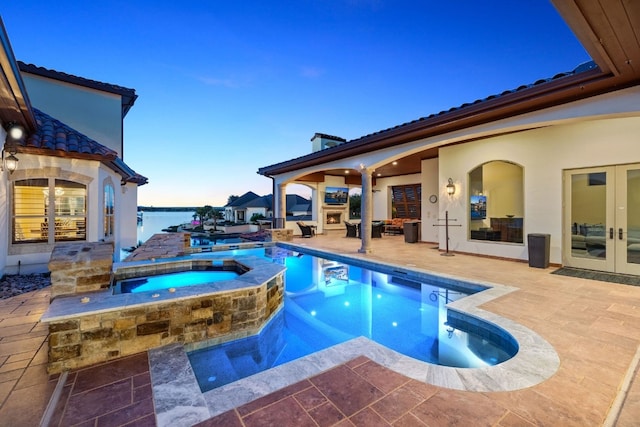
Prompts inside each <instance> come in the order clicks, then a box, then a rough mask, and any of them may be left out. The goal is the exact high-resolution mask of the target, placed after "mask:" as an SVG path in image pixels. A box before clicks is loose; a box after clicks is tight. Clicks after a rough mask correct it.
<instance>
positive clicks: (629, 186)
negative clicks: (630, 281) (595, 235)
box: [614, 164, 640, 274]
mask: <svg viewBox="0 0 640 427" xmlns="http://www.w3.org/2000/svg"><path fill="white" fill-rule="evenodd" d="M616 171H617V176H616V182H617V185H616V187H617V188H616V229H615V233H614V234H615V242H616V249H615V250H616V271H617V272H618V273H627V274H640V165H637V164H636V165H624V166H618V167H617V168H616Z"/></svg>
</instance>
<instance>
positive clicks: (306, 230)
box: [296, 222, 315, 237]
mask: <svg viewBox="0 0 640 427" xmlns="http://www.w3.org/2000/svg"><path fill="white" fill-rule="evenodd" d="M296 224H298V227H300V231H302V237H313V236H314V235H315V233H314V231H313V227H312V226H310V225H306V224H304V223H302V222H297V223H296Z"/></svg>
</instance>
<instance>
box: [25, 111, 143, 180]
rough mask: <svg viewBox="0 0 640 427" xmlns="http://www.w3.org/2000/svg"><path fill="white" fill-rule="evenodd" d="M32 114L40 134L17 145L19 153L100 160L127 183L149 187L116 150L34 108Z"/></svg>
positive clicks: (36, 131) (32, 135) (34, 134)
mask: <svg viewBox="0 0 640 427" xmlns="http://www.w3.org/2000/svg"><path fill="white" fill-rule="evenodd" d="M32 110H33V115H34V116H35V119H36V130H35V132H32V133H31V134H30V135H29V136H28V137H27V138H26V139H25V140H22V141H19V142H17V143H16V144H17V147H16V148H17V151H18V152H20V153H27V154H35V155H43V156H55V157H66V158H76V159H84V160H98V161H101V162H102V163H104V164H106V165H107V166H109V167H110V168H111V169H113V170H115V171H116V172H118V173H120V174H121V175H122V179H123V181H125V182H135V183H137V184H138V185H143V184H146V183H147V178H145V177H144V176H142V175H139V174H137V173H136V172H135V171H133V169H131V168H129V166H127V165H126V164H125V163H124V162H123V161H122V159H120V158H119V157H118V153H117V152H115V151H114V150H112V149H110V148H108V147H105V146H104V145H102V144H100V143H99V142H97V141H94V140H93V139H91V138H89V137H88V136H86V135H84V134H82V133H80V132H78V131H77V130H75V129H73V128H71V127H69V126H67V125H66V124H64V123H62V122H61V121H60V120H57V119H54V118H53V117H51V116H50V115H48V114H46V113H44V112H42V111H40V110H38V109H37V108H32Z"/></svg>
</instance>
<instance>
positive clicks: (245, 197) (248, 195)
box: [224, 191, 260, 208]
mask: <svg viewBox="0 0 640 427" xmlns="http://www.w3.org/2000/svg"><path fill="white" fill-rule="evenodd" d="M258 197H260V196H258V195H257V194H256V193H254V192H253V191H247V192H246V193H244V194H243V195H242V196H240V197H238V198H237V199H236V200H234V201H233V202H231V203H227V204H226V205H224V207H225V208H231V207H240V206H242V205H244V204H245V203H247V202H249V201H250V200H253V199H257V198H258Z"/></svg>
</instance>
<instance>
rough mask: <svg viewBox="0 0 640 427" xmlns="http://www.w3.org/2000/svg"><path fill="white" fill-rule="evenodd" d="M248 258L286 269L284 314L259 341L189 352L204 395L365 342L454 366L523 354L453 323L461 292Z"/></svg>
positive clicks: (349, 268) (334, 266)
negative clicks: (452, 309)
mask: <svg viewBox="0 0 640 427" xmlns="http://www.w3.org/2000/svg"><path fill="white" fill-rule="evenodd" d="M276 250H277V251H278V250H280V249H276ZM240 253H242V254H248V253H250V254H252V255H261V256H265V257H268V258H272V259H273V260H274V262H280V263H284V264H285V265H286V267H287V271H286V276H285V281H286V282H285V283H286V284H285V303H284V309H283V310H281V311H280V312H279V313H278V315H277V316H276V317H275V318H274V319H273V320H271V321H270V323H269V324H268V326H267V327H265V328H264V329H263V330H262V332H261V333H260V334H259V335H256V336H252V337H248V338H244V339H241V340H237V341H233V342H229V343H225V344H220V345H217V346H213V347H209V348H206V349H202V350H196V351H193V352H190V353H189V355H188V356H189V359H190V361H191V364H192V366H193V368H194V372H195V374H196V378H197V379H198V383H199V385H200V388H201V389H202V391H203V392H204V391H208V390H211V389H214V388H217V387H220V386H222V385H224V384H228V383H230V382H233V381H236V380H238V379H241V378H244V377H247V376H249V375H252V374H254V373H257V372H260V371H263V370H266V369H269V368H272V367H274V366H278V365H280V364H283V363H286V362H289V361H291V360H295V359H297V358H300V357H303V356H306V355H309V354H311V353H314V352H316V351H319V350H322V349H325V348H328V347H330V346H332V345H335V344H339V343H342V342H345V341H348V340H350V339H352V338H356V337H358V336H365V337H367V338H370V339H372V340H373V341H376V342H378V343H380V344H382V345H385V346H387V347H389V348H391V349H393V350H396V351H398V352H400V353H403V354H405V355H407V356H410V357H413V358H416V359H418V360H422V361H425V362H429V363H434V364H440V365H447V366H457V367H481V366H487V365H495V364H497V363H500V362H503V361H505V360H507V359H509V358H510V357H512V356H513V355H514V354H515V353H516V352H517V344H515V341H513V342H511V341H509V340H507V341H509V345H504V343H503V342H498V341H500V339H492V338H495V336H492V334H483V333H480V332H478V333H468V332H464V331H463V330H460V329H455V328H453V327H452V326H451V325H449V324H448V323H447V310H446V308H445V305H446V304H447V303H448V302H452V301H455V300H457V299H459V298H462V297H464V296H466V294H464V293H461V292H459V291H454V290H451V289H446V288H442V287H440V286H438V285H435V284H429V283H419V282H416V281H413V280H408V279H407V278H406V277H396V276H394V275H389V274H385V273H381V272H376V271H372V270H368V269H365V268H361V267H358V266H354V265H348V264H345V263H341V262H336V261H331V260H326V259H321V258H317V257H313V256H310V255H303V254H300V253H296V252H290V251H288V252H287V251H285V255H281V254H278V255H277V256H274V254H273V252H272V250H271V249H266V248H260V249H252V250H248V251H247V250H243V251H242V252H236V254H240ZM456 326H458V325H456ZM458 327H459V328H460V326H458ZM470 329H471V328H469V330H470ZM505 334H506V333H505ZM493 335H495V334H493Z"/></svg>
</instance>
